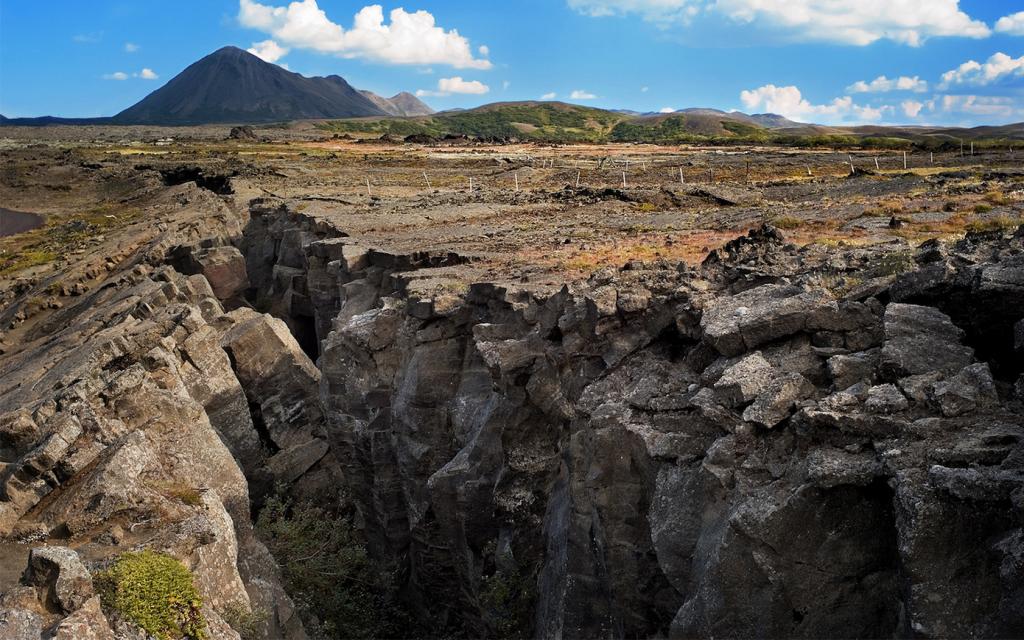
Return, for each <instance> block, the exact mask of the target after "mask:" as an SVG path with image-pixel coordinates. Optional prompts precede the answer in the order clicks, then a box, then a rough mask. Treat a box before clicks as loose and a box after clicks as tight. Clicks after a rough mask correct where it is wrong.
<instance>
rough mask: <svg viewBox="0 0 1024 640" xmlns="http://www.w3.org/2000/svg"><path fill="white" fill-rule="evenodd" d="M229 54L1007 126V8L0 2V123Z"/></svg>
mask: <svg viewBox="0 0 1024 640" xmlns="http://www.w3.org/2000/svg"><path fill="white" fill-rule="evenodd" d="M357 14H358V16H357ZM229 44H230V45H236V46H240V47H243V48H247V49H248V48H252V50H253V51H255V52H257V53H258V54H259V55H261V57H264V58H265V59H267V60H270V61H274V62H276V63H277V64H281V65H284V66H287V68H289V69H290V70H292V71H295V72H298V73H302V74H303V75H307V76H309V75H328V74H332V73H336V74H339V75H342V76H344V77H345V78H346V79H347V80H348V81H349V82H351V83H352V84H353V85H355V86H357V87H359V88H364V89H370V90H372V91H376V92H378V93H380V94H383V95H392V94H394V93H396V92H398V91H403V90H407V91H413V92H415V91H419V92H420V95H421V96H422V97H423V99H424V100H425V101H427V102H428V103H429V104H431V105H432V106H434V107H435V108H438V109H448V108H453V107H472V106H476V105H479V104H483V103H487V102H496V101H505V100H536V99H541V98H542V97H545V98H549V99H559V100H565V101H568V102H575V103H579V104H588V105H593V106H597V107H604V108H622V109H634V110H637V111H659V110H662V109H669V108H671V109H680V108H685V107H698V106H700V107H716V108H720V109H725V110H732V109H739V110H743V111H748V112H765V111H772V112H776V113H782V114H783V115H786V116H788V117H792V118H794V119H798V120H803V121H813V122H822V123H834V124H854V123H897V122H898V123H914V124H966V125H970V124H991V123H1005V122H1015V121H1024V0H1012V1H1010V0H1006V1H1002V0H1000V1H991V0H514V1H502V2H496V1H493V2H485V1H469V0H461V1H456V0H404V1H403V2H394V3H388V4H382V5H377V6H376V7H375V6H374V5H369V4H368V3H367V2H365V1H364V2H349V1H343V0H300V1H296V2H291V3H290V2H288V0H176V1H174V2H170V1H165V2H144V1H141V0H90V1H89V2H81V1H79V0H49V1H45V2H44V1H32V2H28V1H21V0H0V113H2V114H4V115H6V116H8V117H18V116H39V115H61V116H69V117H70V116H74V117H90V116H101V115H113V114H114V113H117V112H118V111H120V110H121V109H123V108H125V107H127V106H130V105H131V104H133V103H134V102H136V101H138V100H139V99H141V98H142V97H144V96H145V95H146V94H148V93H149V92H150V91H153V90H154V89H156V88H158V87H159V86H160V85H162V84H163V83H164V82H166V81H167V80H169V79H170V78H172V77H173V76H174V75H175V74H177V73H178V72H180V71H181V70H182V69H184V68H185V67H186V66H188V65H189V64H191V63H192V62H194V61H195V60H197V59H199V58H200V57H202V56H204V55H206V54H208V53H210V52H212V51H214V50H216V49H217V48H219V47H221V46H224V45H229Z"/></svg>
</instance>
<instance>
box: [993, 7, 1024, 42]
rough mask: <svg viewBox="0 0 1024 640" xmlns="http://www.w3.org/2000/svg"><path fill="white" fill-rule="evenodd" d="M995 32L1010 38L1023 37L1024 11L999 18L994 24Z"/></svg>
mask: <svg viewBox="0 0 1024 640" xmlns="http://www.w3.org/2000/svg"><path fill="white" fill-rule="evenodd" d="M996 31H998V32H999V33H1005V34H1007V35H1011V36H1024V11H1018V12H1017V13H1013V14H1010V15H1008V16H1003V17H1002V18H999V20H998V21H997V22H996Z"/></svg>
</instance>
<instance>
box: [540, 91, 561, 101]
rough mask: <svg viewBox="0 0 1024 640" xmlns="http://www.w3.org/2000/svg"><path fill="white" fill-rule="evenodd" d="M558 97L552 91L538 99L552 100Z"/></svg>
mask: <svg viewBox="0 0 1024 640" xmlns="http://www.w3.org/2000/svg"><path fill="white" fill-rule="evenodd" d="M557 97H558V94H557V93H555V92H554V91H552V92H551V93H545V94H544V95H542V96H541V97H540V99H541V100H554V99H555V98H557Z"/></svg>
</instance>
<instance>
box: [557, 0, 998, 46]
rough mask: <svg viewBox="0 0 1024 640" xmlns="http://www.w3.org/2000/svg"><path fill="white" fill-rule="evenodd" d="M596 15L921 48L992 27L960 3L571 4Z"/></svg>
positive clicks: (573, 0) (680, 0)
mask: <svg viewBox="0 0 1024 640" xmlns="http://www.w3.org/2000/svg"><path fill="white" fill-rule="evenodd" d="M568 2H569V6H570V7H572V8H574V9H576V10H578V11H580V12H582V13H584V14H586V15H590V16H609V15H620V14H625V13H636V14H639V15H641V16H643V17H644V18H645V19H647V20H650V21H652V22H655V23H658V24H660V25H662V26H671V25H672V24H684V25H685V24H688V23H690V22H692V21H694V19H695V18H697V17H701V18H703V17H706V16H711V17H718V18H723V17H724V18H725V19H727V20H730V21H732V22H733V23H737V24H746V25H752V26H753V27H754V28H756V29H758V30H762V31H766V32H769V33H773V32H774V33H777V34H778V35H779V36H781V37H782V38H783V39H795V40H817V41H826V42H837V43H841V44H848V45H856V46H864V45H868V44H871V43H872V42H876V41H878V40H892V41H894V42H898V43H901V44H907V45H910V46H915V47H916V46H920V45H921V44H922V43H923V42H924V41H925V40H926V39H928V38H931V37H936V36H959V37H969V38H985V37H988V36H989V35H990V34H991V30H990V29H989V28H988V26H987V25H986V24H985V23H984V22H982V21H980V20H975V19H973V18H971V17H970V16H969V15H967V14H966V13H964V12H963V11H962V10H961V9H960V2H959V0H568Z"/></svg>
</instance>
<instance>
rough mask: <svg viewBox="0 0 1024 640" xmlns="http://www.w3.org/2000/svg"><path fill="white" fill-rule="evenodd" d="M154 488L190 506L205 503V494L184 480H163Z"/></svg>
mask: <svg viewBox="0 0 1024 640" xmlns="http://www.w3.org/2000/svg"><path fill="white" fill-rule="evenodd" d="M153 489H154V490H156V491H157V492H159V493H161V494H163V495H165V496H167V497H168V498H171V499H172V500H177V501H178V502H180V503H182V504H186V505H188V506H190V507H198V506H199V505H201V504H203V494H202V493H201V492H200V491H199V490H198V489H196V488H195V487H193V486H190V485H188V484H185V483H183V482H161V483H157V484H155V485H154V486H153Z"/></svg>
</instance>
